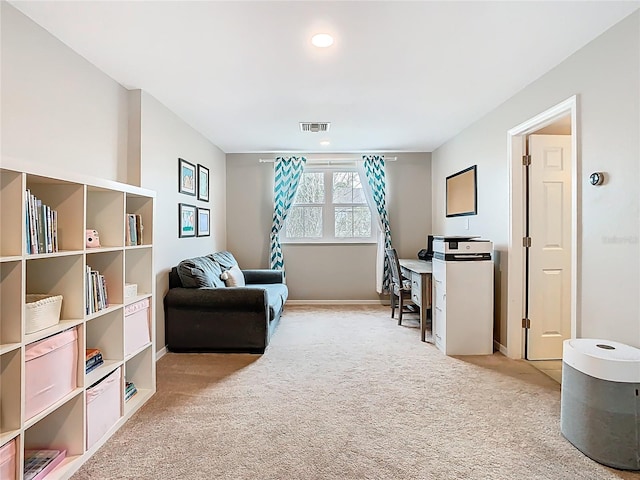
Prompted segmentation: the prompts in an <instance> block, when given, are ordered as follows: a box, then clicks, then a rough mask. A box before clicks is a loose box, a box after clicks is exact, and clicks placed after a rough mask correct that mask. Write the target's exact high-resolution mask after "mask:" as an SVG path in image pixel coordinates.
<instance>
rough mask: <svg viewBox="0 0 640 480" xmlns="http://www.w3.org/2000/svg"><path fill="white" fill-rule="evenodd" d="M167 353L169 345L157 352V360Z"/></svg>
mask: <svg viewBox="0 0 640 480" xmlns="http://www.w3.org/2000/svg"><path fill="white" fill-rule="evenodd" d="M166 354H167V347H166V346H164V347H162V348H161V349H160V350H158V351H157V352H156V362H157V361H158V360H160V359H161V358H162V357H164V356H165V355H166Z"/></svg>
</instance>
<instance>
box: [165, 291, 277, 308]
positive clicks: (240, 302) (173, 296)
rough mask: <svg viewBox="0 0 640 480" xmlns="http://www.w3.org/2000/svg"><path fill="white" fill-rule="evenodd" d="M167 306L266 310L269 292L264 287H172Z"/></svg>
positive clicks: (167, 297)
mask: <svg viewBox="0 0 640 480" xmlns="http://www.w3.org/2000/svg"><path fill="white" fill-rule="evenodd" d="M164 301H165V305H166V307H171V308H186V309H190V310H207V309H210V308H214V309H215V310H218V311H220V310H237V311H247V312H264V311H265V310H266V308H267V303H268V302H267V294H266V292H265V290H264V289H262V288H251V287H229V288H171V289H170V290H169V291H168V292H167V294H166V296H165V298H164Z"/></svg>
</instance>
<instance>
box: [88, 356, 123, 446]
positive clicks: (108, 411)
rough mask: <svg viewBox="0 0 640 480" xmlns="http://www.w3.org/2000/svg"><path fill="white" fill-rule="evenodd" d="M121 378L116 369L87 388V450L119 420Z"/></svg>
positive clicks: (118, 370)
mask: <svg viewBox="0 0 640 480" xmlns="http://www.w3.org/2000/svg"><path fill="white" fill-rule="evenodd" d="M121 376H122V375H121V373H120V368H118V369H117V370H114V371H113V372H111V373H110V374H109V375H107V376H106V377H105V378H103V379H102V380H101V381H100V382H98V383H96V384H95V385H93V386H92V387H89V388H87V449H89V448H91V447H92V446H93V445H94V444H95V443H96V442H97V441H98V440H100V439H101V438H102V436H103V435H104V434H105V433H107V431H108V430H109V429H110V428H111V427H113V426H114V425H115V424H116V422H117V421H118V419H119V418H120V402H121V401H122V387H121V381H120V379H121Z"/></svg>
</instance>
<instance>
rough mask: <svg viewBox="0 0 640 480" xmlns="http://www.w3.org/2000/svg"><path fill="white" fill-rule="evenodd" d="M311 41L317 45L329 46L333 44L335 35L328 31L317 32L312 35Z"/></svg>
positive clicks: (321, 46)
mask: <svg viewBox="0 0 640 480" xmlns="http://www.w3.org/2000/svg"><path fill="white" fill-rule="evenodd" d="M311 43H313V44H314V45H315V46H316V47H320V48H327V47H330V46H331V45H333V37H332V36H331V35H329V34H328V33H317V34H316V35H314V36H313V37H311Z"/></svg>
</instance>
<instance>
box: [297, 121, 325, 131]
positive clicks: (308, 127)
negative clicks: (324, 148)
mask: <svg viewBox="0 0 640 480" xmlns="http://www.w3.org/2000/svg"><path fill="white" fill-rule="evenodd" d="M329 125H331V124H330V123H329V122H300V130H302V131H303V132H312V133H317V132H326V131H328V130H329Z"/></svg>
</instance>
